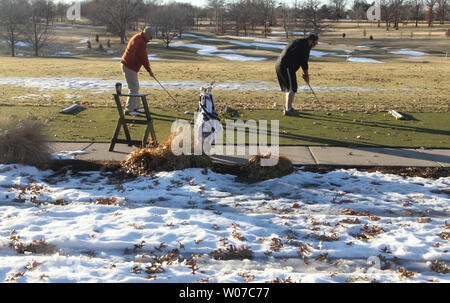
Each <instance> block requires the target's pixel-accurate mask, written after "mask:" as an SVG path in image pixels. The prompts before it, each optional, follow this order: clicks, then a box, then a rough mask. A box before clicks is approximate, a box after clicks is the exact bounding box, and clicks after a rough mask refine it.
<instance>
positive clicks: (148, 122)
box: [109, 94, 156, 152]
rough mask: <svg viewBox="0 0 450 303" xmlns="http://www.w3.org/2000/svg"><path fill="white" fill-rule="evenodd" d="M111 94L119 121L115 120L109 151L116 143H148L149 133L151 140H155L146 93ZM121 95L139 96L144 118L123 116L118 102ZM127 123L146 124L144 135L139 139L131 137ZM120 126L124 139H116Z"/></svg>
mask: <svg viewBox="0 0 450 303" xmlns="http://www.w3.org/2000/svg"><path fill="white" fill-rule="evenodd" d="M113 96H114V100H115V101H116V105H117V111H118V112H119V121H117V126H116V130H115V132H114V136H113V138H112V140H111V145H110V146H109V151H110V152H111V151H113V150H114V146H115V145H116V143H124V144H128V146H133V145H134V146H141V147H144V146H146V145H147V144H148V135H149V134H150V135H151V137H152V140H156V134H155V129H154V128H153V120H152V116H151V115H150V111H149V109H148V103H147V98H146V97H147V96H148V94H147V95H131V94H113ZM122 96H124V97H138V98H141V101H142V105H143V107H144V111H145V118H144V119H138V118H136V117H133V118H130V119H128V118H125V114H124V112H123V108H122V104H121V103H120V97H122ZM138 117H141V116H138ZM129 123H132V124H143V125H147V128H146V129H145V133H144V137H143V138H142V140H141V141H138V140H132V139H131V136H130V131H129V130H128V126H127V124H129ZM121 127H122V128H123V131H124V133H125V138H126V139H118V136H119V132H120V128H121Z"/></svg>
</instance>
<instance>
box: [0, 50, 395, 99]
mask: <svg viewBox="0 0 450 303" xmlns="http://www.w3.org/2000/svg"><path fill="white" fill-rule="evenodd" d="M231 55H235V54H231ZM118 81H121V82H123V84H124V87H125V88H126V87H127V86H126V82H125V81H124V80H123V79H119V80H118V79H114V80H105V79H99V78H69V77H61V78H26V77H11V78H0V85H11V86H22V87H36V88H39V89H40V90H41V91H47V90H59V89H73V90H85V91H93V92H95V93H107V92H111V91H113V90H114V85H115V83H116V82H118ZM140 84H141V87H145V88H148V89H158V90H159V89H161V87H160V86H159V84H158V83H157V82H155V81H141V82H140ZM161 84H163V85H164V87H166V88H167V89H169V90H198V89H199V87H202V86H204V85H206V84H208V82H206V81H197V80H190V81H161ZM214 89H215V90H236V91H279V90H280V88H279V86H278V85H276V84H275V83H271V82H266V81H229V82H216V83H215V84H214ZM314 89H315V90H317V91H323V92H327V91H366V92H376V91H391V90H388V89H382V88H376V89H375V88H367V87H347V86H338V87H335V86H333V87H328V86H317V87H315V88H314ZM400 89H401V88H400ZM299 90H302V91H308V90H309V88H308V87H307V86H301V87H299Z"/></svg>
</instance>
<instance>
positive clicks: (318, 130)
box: [0, 106, 450, 148]
mask: <svg viewBox="0 0 450 303" xmlns="http://www.w3.org/2000/svg"><path fill="white" fill-rule="evenodd" d="M60 110H61V108H60V107H54V106H41V107H35V106H0V111H1V112H2V114H5V115H7V116H11V115H15V116H17V117H18V118H20V119H36V120H39V121H42V122H44V123H45V125H46V131H47V132H48V135H49V136H50V139H51V140H52V141H77V142H110V140H111V137H112V134H113V132H114V129H115V127H116V123H117V119H118V114H117V110H116V109H115V108H109V107H100V108H98V107H89V108H87V109H86V110H84V111H82V112H80V113H78V114H76V115H64V114H60V113H59V111H60ZM151 111H152V112H153V118H154V126H155V131H156V136H157V139H158V140H160V141H165V140H167V138H168V136H169V134H170V127H171V125H172V122H173V121H174V120H176V119H185V120H188V121H192V118H193V115H192V114H188V115H187V114H184V112H183V111H174V110H167V109H162V108H152V109H151ZM409 114H410V116H411V118H412V120H409V121H401V120H395V118H394V117H392V116H391V115H390V114H388V113H382V112H378V113H368V114H364V113H362V112H348V113H340V112H332V113H331V115H326V114H325V113H324V112H320V111H314V112H313V111H303V112H301V117H284V116H283V115H282V112H281V111H280V110H244V111H241V116H240V117H239V119H242V120H243V121H248V120H255V121H257V122H258V121H260V120H267V121H268V122H269V131H270V121H272V120H279V123H280V144H281V145H316V146H327V145H328V146H385V147H405V148H420V147H424V148H450V143H449V140H448V138H449V135H450V131H449V130H448V125H449V123H450V121H449V119H450V117H449V116H448V114H447V113H409ZM143 134H144V126H140V125H139V126H137V125H135V126H132V127H131V135H132V138H133V139H136V140H140V139H142V136H143ZM120 137H122V138H124V136H123V133H122V132H121V136H120ZM235 138H236V136H235ZM268 141H269V142H270V137H269V138H268Z"/></svg>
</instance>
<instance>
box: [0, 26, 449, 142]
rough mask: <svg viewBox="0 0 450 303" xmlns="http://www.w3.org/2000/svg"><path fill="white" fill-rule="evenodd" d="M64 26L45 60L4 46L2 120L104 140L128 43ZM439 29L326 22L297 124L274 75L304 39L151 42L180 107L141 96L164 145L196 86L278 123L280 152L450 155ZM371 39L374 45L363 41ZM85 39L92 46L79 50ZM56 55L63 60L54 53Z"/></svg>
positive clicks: (138, 132) (152, 90)
mask: <svg viewBox="0 0 450 303" xmlns="http://www.w3.org/2000/svg"><path fill="white" fill-rule="evenodd" d="M65 26H66V25H64V24H60V26H58V27H55V30H54V34H55V40H54V43H53V44H52V45H53V46H52V47H53V48H49V49H47V55H48V56H51V57H50V58H48V57H47V58H45V57H40V58H34V57H28V55H27V53H26V51H27V50H26V48H23V49H21V51H23V52H24V53H22V55H23V56H21V57H15V58H12V57H8V56H6V55H7V51H8V49H7V48H6V45H5V43H0V47H1V48H0V50H1V52H2V53H3V54H4V55H5V56H2V57H0V86H1V88H2V90H1V91H0V105H1V106H0V111H1V114H2V116H12V115H15V116H17V117H20V118H21V119H24V118H25V119H30V118H32V119H37V120H40V121H42V122H44V123H45V124H46V127H47V130H48V134H49V136H50V138H51V140H54V141H80V142H84V141H88V142H109V141H110V139H111V136H112V133H113V130H114V128H115V125H116V122H117V118H118V115H117V111H116V109H115V104H114V101H113V98H112V95H111V94H112V93H113V92H114V84H115V82H117V81H120V82H122V83H124V87H125V91H126V92H127V90H126V82H125V80H124V78H123V75H122V72H121V69H120V56H121V55H122V53H123V51H124V48H125V46H126V45H123V44H120V43H119V41H118V38H116V37H114V36H112V35H110V34H108V33H106V32H104V29H103V28H102V27H95V26H92V25H87V24H84V23H80V24H78V25H72V26H70V27H68V26H66V27H67V29H65ZM446 27H448V26H447V25H443V26H442V27H434V28H433V29H431V30H430V29H428V28H427V27H425V26H424V25H423V24H421V25H420V26H419V27H418V28H415V27H413V26H412V25H408V26H403V27H400V30H399V31H386V30H385V29H383V28H382V27H381V28H378V27H376V25H374V24H371V23H361V24H359V23H357V24H356V23H345V22H342V23H339V24H333V27H332V30H329V31H326V32H324V33H323V34H322V35H321V38H320V44H319V45H318V46H317V47H316V48H314V50H313V51H314V52H313V51H312V52H311V56H310V63H309V66H310V76H311V85H312V87H313V89H314V90H315V92H316V94H317V96H318V98H319V100H320V103H321V104H322V105H323V108H322V107H321V106H320V104H319V103H318V102H317V101H316V100H315V99H314V96H313V95H312V93H311V91H310V90H309V88H308V87H307V86H305V83H302V80H301V77H300V72H299V74H298V78H299V93H298V94H297V95H296V99H295V102H294V107H295V108H296V109H298V110H300V111H301V115H300V117H299V118H292V117H284V116H283V115H282V110H283V108H284V102H285V100H284V94H283V93H282V92H280V91H279V87H278V82H277V79H276V74H275V68H274V66H275V60H276V58H277V56H278V54H279V53H280V52H281V49H282V48H283V47H284V45H285V44H286V43H287V41H288V40H290V39H294V38H302V37H303V36H302V35H301V36H296V37H295V36H291V37H290V38H289V39H286V37H285V36H283V35H276V36H274V37H273V38H272V39H271V41H270V39H267V38H264V37H261V36H260V35H258V34H257V33H249V36H247V37H237V36H233V35H222V36H220V35H219V36H216V35H213V34H212V33H210V32H209V31H207V30H200V31H191V33H190V34H187V35H184V36H183V37H182V39H175V40H173V45H172V46H171V47H169V48H167V47H166V46H165V45H164V44H163V43H162V41H161V40H158V39H155V40H154V41H152V42H151V43H150V44H149V45H148V48H147V49H148V53H149V55H150V57H149V60H150V62H151V66H152V69H153V71H154V72H155V75H156V76H157V78H158V79H159V80H160V81H162V83H164V85H165V86H166V87H167V88H168V89H169V90H170V92H171V94H172V95H173V96H174V97H175V98H176V100H177V102H178V103H179V105H180V106H179V107H178V108H176V107H175V106H174V102H173V101H172V100H171V99H170V98H169V97H168V95H167V94H166V93H165V92H164V91H163V90H162V89H161V87H159V86H158V85H157V84H156V82H155V81H152V80H151V79H150V78H149V76H148V75H147V74H145V73H144V72H143V71H141V73H140V74H139V77H140V82H141V92H142V93H146V94H150V96H149V98H148V99H149V105H150V107H151V110H152V111H153V113H154V118H155V128H156V133H157V137H158V139H160V140H165V139H167V138H168V136H169V134H170V126H171V123H172V122H173V121H174V120H175V119H176V118H181V119H186V120H188V121H192V115H185V114H184V112H185V111H186V110H189V111H190V112H191V113H193V112H195V111H196V109H197V106H198V100H199V91H198V89H199V88H200V86H202V85H205V84H207V83H211V82H213V83H214V88H213V91H212V93H213V95H214V98H215V106H216V110H217V111H218V112H219V114H222V116H224V117H226V118H227V117H228V116H226V115H223V109H224V108H225V107H226V106H227V107H231V108H232V109H236V110H238V111H239V114H240V116H239V119H242V120H244V121H248V120H254V121H260V120H268V121H269V123H270V121H271V120H279V123H280V144H282V145H327V146H387V147H411V148H412V147H414V148H417V147H425V148H449V147H450V143H449V142H450V140H449V129H450V118H449V115H448V110H449V105H450V82H449V81H448V79H449V78H450V60H449V59H448V51H449V44H448V39H447V38H445V36H444V35H443V34H444V32H445V30H446ZM363 31H364V33H363ZM93 33H98V34H99V35H100V42H99V43H102V41H103V42H104V41H105V40H106V39H109V40H111V47H110V48H109V49H107V50H106V51H99V50H98V45H99V44H98V43H96V42H94V39H93V37H92V36H93ZM342 33H346V37H345V38H343V37H342ZM130 34H131V33H130ZM369 35H372V36H373V37H375V39H373V40H369V39H368V37H369ZM87 39H89V40H90V41H92V43H93V47H92V49H86V48H85V43H86V41H87ZM63 46H64V47H63ZM58 47H63V49H64V52H61V49H58ZM201 48H205V49H206V50H204V51H199V49H201ZM58 50H59V51H60V52H59V53H62V54H63V55H57V56H56V55H52V52H57V51H58ZM225 55H226V56H225ZM231 55H232V56H231ZM233 56H234V57H233ZM236 58H239V60H243V61H235V59H236ZM254 60H257V61H254ZM372 62H381V63H372ZM74 103H77V104H80V105H82V106H84V107H85V108H86V110H85V111H83V112H81V113H79V114H77V115H73V116H72V115H62V114H59V111H60V110H61V109H63V108H65V107H67V106H70V105H72V104H74ZM391 109H395V110H397V111H399V112H402V113H405V114H407V115H408V116H409V117H410V118H411V120H410V121H397V120H395V119H394V117H392V116H391V115H389V114H388V111H389V110H391ZM325 111H326V112H331V113H332V115H331V116H328V115H325ZM228 118H229V117H228ZM131 131H132V134H133V136H135V137H137V138H140V137H141V136H142V133H143V129H142V128H141V127H138V126H134V127H132V130H131ZM269 142H270V138H269ZM247 143H248V142H247Z"/></svg>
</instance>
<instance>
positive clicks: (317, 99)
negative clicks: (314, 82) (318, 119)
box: [305, 80, 331, 115]
mask: <svg viewBox="0 0 450 303" xmlns="http://www.w3.org/2000/svg"><path fill="white" fill-rule="evenodd" d="M305 82H306V84H308V86H309V88H310V89H311V92H312V93H313V95H314V97H315V98H316V101H317V103H319V105H320V107H321V108H322V110H323V111H325V108H324V107H323V105H322V103H320V101H319V98H317V95H316V93H315V92H314V90H313V89H312V87H311V85H310V84H309V82H308V81H306V80H305ZM325 114H326V115H331V114H330V113H327V112H326V113H325Z"/></svg>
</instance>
